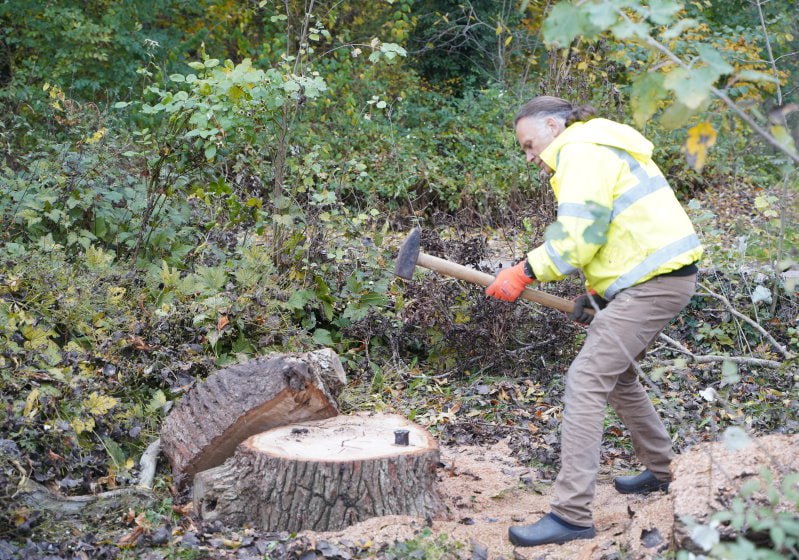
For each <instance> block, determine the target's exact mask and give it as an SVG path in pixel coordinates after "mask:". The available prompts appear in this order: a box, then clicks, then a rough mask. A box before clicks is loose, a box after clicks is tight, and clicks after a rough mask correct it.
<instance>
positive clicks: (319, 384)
mask: <svg viewBox="0 0 799 560" xmlns="http://www.w3.org/2000/svg"><path fill="white" fill-rule="evenodd" d="M345 382H346V378H345V376H344V368H342V366H341V362H340V361H339V358H338V356H337V355H336V353H335V352H333V351H332V350H329V349H324V350H318V351H315V352H308V353H305V354H273V355H271V356H268V357H264V358H258V359H255V360H251V361H249V362H246V363H242V364H238V365H234V366H231V367H228V368H225V369H222V370H220V371H218V372H216V373H214V374H212V375H210V376H209V377H208V379H206V380H205V382H203V383H201V384H200V385H197V386H196V387H194V388H192V389H191V390H190V391H189V392H188V393H187V394H186V395H185V396H184V397H183V399H182V400H181V401H180V402H179V403H178V405H177V406H176V407H175V408H174V409H173V411H172V412H171V413H170V415H169V416H168V417H167V418H166V420H165V421H164V424H163V426H162V427H161V447H162V450H163V452H164V455H165V456H166V457H167V458H168V459H169V462H170V464H171V465H172V471H173V473H174V474H175V478H176V479H177V480H178V482H179V483H180V484H185V483H188V482H189V481H190V480H191V479H192V478H193V477H194V475H195V474H196V473H197V472H199V471H202V470H205V469H210V468H212V467H216V466H218V465H221V464H222V463H223V462H224V461H225V459H227V458H228V457H230V456H231V455H233V453H234V452H235V450H236V446H237V445H238V444H239V443H241V442H242V441H244V440H245V439H247V438H248V437H250V436H252V435H254V434H258V433H260V432H263V431H265V430H268V429H270V428H274V427H276V426H283V425H285V424H293V423H296V422H304V421H306V420H319V419H324V418H330V417H331V416H335V415H336V414H338V403H337V402H336V396H338V394H339V393H340V392H341V389H342V387H343V386H344V383H345Z"/></svg>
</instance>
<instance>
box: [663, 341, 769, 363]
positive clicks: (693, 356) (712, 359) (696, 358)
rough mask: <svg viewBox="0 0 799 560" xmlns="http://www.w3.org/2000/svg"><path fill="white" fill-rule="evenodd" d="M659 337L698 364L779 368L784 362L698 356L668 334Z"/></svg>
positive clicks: (742, 357)
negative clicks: (718, 363)
mask: <svg viewBox="0 0 799 560" xmlns="http://www.w3.org/2000/svg"><path fill="white" fill-rule="evenodd" d="M658 338H659V339H660V340H662V341H664V342H666V343H667V344H668V345H669V346H671V347H672V348H674V349H675V350H677V352H679V353H680V354H685V355H686V356H688V357H689V358H691V361H692V362H694V363H697V364H710V363H714V362H732V363H734V364H746V365H751V366H761V367H769V368H775V369H777V368H779V367H781V366H782V362H777V361H775V360H764V359H762V358H749V357H747V356H714V355H709V356H708V355H704V356H697V355H696V354H694V353H693V352H691V351H690V350H688V348H686V347H685V346H683V345H682V344H680V343H679V342H677V341H676V340H674V339H673V338H671V337H669V336H666V335H665V334H663V333H660V334H659V335H658Z"/></svg>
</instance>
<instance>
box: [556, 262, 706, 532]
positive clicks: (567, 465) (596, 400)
mask: <svg viewBox="0 0 799 560" xmlns="http://www.w3.org/2000/svg"><path fill="white" fill-rule="evenodd" d="M695 286H696V275H691V276H682V277H680V276H657V277H655V278H653V279H651V280H648V281H646V282H644V283H642V284H638V285H637V286H632V287H631V288H627V289H626V290H624V291H622V292H620V293H619V294H618V295H617V296H616V297H615V298H614V299H613V301H611V302H610V304H609V305H608V306H607V307H606V308H605V309H603V310H602V312H601V313H599V314H598V315H597V316H596V317H595V318H594V320H593V321H592V322H591V325H590V326H589V327H588V334H587V336H586V339H585V344H584V345H583V348H582V349H581V350H580V353H579V354H578V355H577V357H576V358H575V360H574V362H572V364H571V367H569V371H568V373H567V374H566V394H565V398H564V411H563V426H562V430H561V468H560V473H558V478H557V479H556V481H555V489H554V494H555V495H554V499H553V501H552V511H553V512H554V513H555V514H556V515H559V516H560V517H561V518H563V519H565V520H566V521H568V522H569V523H573V524H575V525H581V526H589V525H592V519H591V502H592V501H593V499H594V493H595V491H596V475H597V471H598V470H599V450H600V445H601V441H602V431H603V424H604V417H605V407H606V405H607V404H608V403H610V405H611V406H612V407H613V408H614V409H615V410H616V413H617V414H618V415H619V417H620V418H621V420H622V421H623V422H624V425H625V426H627V429H628V430H629V431H630V435H631V436H632V442H633V448H634V449H635V454H636V456H637V457H638V460H639V461H640V462H641V463H642V464H643V465H644V466H645V467H646V468H648V469H649V470H650V471H652V473H653V474H654V475H655V477H657V478H658V479H659V480H671V473H670V471H669V464H670V462H671V458H672V455H673V452H672V449H671V439H670V438H669V434H668V433H667V432H666V429H665V427H664V426H663V422H661V420H660V418H659V416H658V414H657V412H655V408H654V407H653V406H652V403H651V402H650V400H649V398H648V397H647V395H646V392H645V391H644V388H643V386H642V385H641V382H640V381H639V380H638V376H637V374H636V372H635V369H634V368H633V366H632V362H633V360H634V359H640V358H641V357H643V355H644V353H645V352H646V348H647V347H648V346H649V345H650V344H651V343H652V342H653V341H654V339H655V338H656V337H657V335H658V334H659V333H660V331H661V330H662V329H663V327H665V326H666V325H667V324H668V323H669V321H671V320H672V319H673V318H674V317H675V316H676V315H677V314H678V313H679V312H680V311H681V310H682V309H683V307H685V306H686V305H687V304H688V302H689V301H690V299H691V296H692V295H693V293H694V289H695Z"/></svg>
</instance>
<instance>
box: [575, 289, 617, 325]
mask: <svg viewBox="0 0 799 560" xmlns="http://www.w3.org/2000/svg"><path fill="white" fill-rule="evenodd" d="M592 299H593V300H594V304H596V306H597V307H598V308H599V309H604V308H605V307H607V305H608V300H606V299H605V298H603V297H602V296H600V295H599V294H583V295H581V296H579V297H578V298H577V299H575V300H574V310H573V311H572V312H571V313H569V314H568V315H569V319H571V320H572V321H575V322H577V323H582V324H583V325H589V324H590V323H591V321H593V320H594V316H593V315H591V314H590V313H588V311H587V310H588V309H595V308H594V305H592V304H591V300H592Z"/></svg>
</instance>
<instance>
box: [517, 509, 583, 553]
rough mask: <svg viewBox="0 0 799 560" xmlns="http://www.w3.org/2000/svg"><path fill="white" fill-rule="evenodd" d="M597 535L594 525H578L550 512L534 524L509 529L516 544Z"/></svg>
mask: <svg viewBox="0 0 799 560" xmlns="http://www.w3.org/2000/svg"><path fill="white" fill-rule="evenodd" d="M595 535H596V531H595V530H594V528H593V527H578V526H577V525H572V524H571V523H568V522H566V521H564V520H563V519H561V518H560V517H558V516H557V515H555V514H554V513H548V514H546V515H545V516H544V517H542V518H541V519H539V520H538V521H536V522H535V523H533V524H532V525H517V526H516V527H511V528H510V529H508V536H509V537H510V542H512V543H513V544H515V545H516V546H538V545H541V544H562V543H565V542H569V541H573V540H576V539H591V538H593V537H594V536H595Z"/></svg>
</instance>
